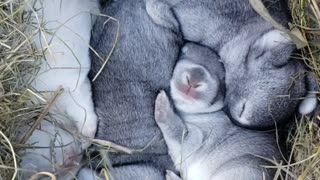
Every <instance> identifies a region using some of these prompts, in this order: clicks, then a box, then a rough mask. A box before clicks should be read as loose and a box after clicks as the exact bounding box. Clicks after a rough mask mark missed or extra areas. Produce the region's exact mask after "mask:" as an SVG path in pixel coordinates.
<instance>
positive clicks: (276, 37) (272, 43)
mask: <svg viewBox="0 0 320 180" xmlns="http://www.w3.org/2000/svg"><path fill="white" fill-rule="evenodd" d="M291 42H292V41H291V39H290V37H289V36H288V35H287V34H286V33H284V32H282V31H279V30H271V31H269V32H267V33H265V34H264V35H262V37H260V38H259V39H258V40H257V41H256V42H255V43H254V47H257V48H261V49H263V50H273V49H274V48H277V47H278V46H279V45H283V44H284V45H288V44H290V43H291Z"/></svg>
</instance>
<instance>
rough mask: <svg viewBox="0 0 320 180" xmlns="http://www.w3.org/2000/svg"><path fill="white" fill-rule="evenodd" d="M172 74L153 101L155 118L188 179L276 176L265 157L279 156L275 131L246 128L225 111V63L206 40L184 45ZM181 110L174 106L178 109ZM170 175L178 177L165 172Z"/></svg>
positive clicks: (244, 179)
mask: <svg viewBox="0 0 320 180" xmlns="http://www.w3.org/2000/svg"><path fill="white" fill-rule="evenodd" d="M182 51H183V53H182V55H181V57H180V59H179V60H178V63H177V65H176V67H175V69H174V73H173V77H172V79H171V86H170V87H171V93H170V95H171V97H172V99H173V105H174V106H173V105H172V103H171V102H170V99H169V98H168V96H167V95H166V93H165V92H164V91H162V92H160V93H159V95H158V97H157V99H156V102H155V120H156V122H157V124H158V125H159V127H160V129H161V131H162V133H163V135H164V139H165V141H166V143H167V145H168V150H169V154H170V156H171V158H172V160H173V161H174V163H175V166H176V168H177V170H179V171H180V174H181V178H182V179H185V180H198V179H201V180H227V179H237V180H251V179H252V180H257V179H263V178H264V179H270V180H271V179H273V177H274V172H272V171H270V170H266V169H264V168H263V167H262V166H263V165H270V163H268V162H267V161H266V160H265V159H263V158H266V159H271V160H278V161H280V160H281V156H280V152H279V148H278V146H277V142H276V138H275V133H274V132H262V131H261V132H260V131H251V130H247V129H243V128H241V127H239V126H237V125H235V124H233V123H232V122H231V121H230V119H229V118H228V116H227V115H226V114H225V113H224V112H223V111H222V108H223V106H221V105H220V104H221V101H223V97H224V96H223V89H224V83H223V82H224V78H225V76H224V73H225V72H224V69H223V66H222V64H221V63H220V62H219V60H220V59H219V57H218V56H217V55H216V54H215V53H214V52H212V51H211V50H210V49H208V48H207V47H204V46H200V45H196V44H192V43H188V44H186V45H185V46H184V47H183V50H182ZM174 108H176V109H177V112H175V109H174ZM166 177H167V180H175V179H180V178H179V177H178V176H177V175H175V174H174V173H173V172H171V171H168V172H167V175H166Z"/></svg>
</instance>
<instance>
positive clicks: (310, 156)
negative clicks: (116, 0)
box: [0, 0, 320, 180]
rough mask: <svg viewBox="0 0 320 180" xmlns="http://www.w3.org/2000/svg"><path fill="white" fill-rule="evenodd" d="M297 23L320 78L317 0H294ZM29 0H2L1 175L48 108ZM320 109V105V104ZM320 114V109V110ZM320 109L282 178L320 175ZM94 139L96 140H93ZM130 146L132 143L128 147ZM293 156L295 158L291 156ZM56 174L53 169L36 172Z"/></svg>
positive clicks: (7, 175) (301, 125)
mask: <svg viewBox="0 0 320 180" xmlns="http://www.w3.org/2000/svg"><path fill="white" fill-rule="evenodd" d="M289 4H290V9H291V10H292V27H296V28H298V29H299V30H300V31H301V33H302V36H303V38H305V39H307V40H308V44H307V46H306V47H305V48H303V49H301V53H300V54H297V55H296V56H297V57H298V58H299V59H301V60H303V61H305V63H306V64H307V65H308V66H309V67H310V69H311V70H312V71H313V72H314V73H315V74H316V76H317V78H318V81H319V82H320V63H319V58H320V28H319V26H320V11H319V7H318V5H317V1H316V0H289ZM25 5H26V0H25V1H24V0H0V179H12V178H14V177H15V175H16V172H17V170H18V169H17V167H16V165H17V164H18V163H19V157H18V156H17V155H16V154H15V152H18V151H19V150H21V149H23V148H25V147H26V146H25V145H23V144H20V142H19V139H18V138H17V137H19V132H18V131H17V130H18V129H20V128H22V127H24V126H26V125H32V124H33V123H34V122H35V121H36V120H37V119H39V117H41V114H43V112H45V109H46V107H47V106H46V104H38V103H33V100H34V96H35V95H36V94H37V92H33V91H31V90H30V89H29V84H30V82H31V81H32V79H33V78H34V77H35V76H36V74H37V72H38V70H39V66H40V64H41V61H42V55H43V54H44V53H43V52H38V51H37V50H35V48H34V47H33V45H32V43H31V39H32V38H33V37H30V36H32V35H30V36H26V35H25V34H24V33H23V32H26V31H27V30H28V28H30V27H33V26H35V25H34V24H32V23H31V22H32V18H33V16H32V14H31V13H28V12H24V11H23V10H24V9H25V7H24V6H25ZM319 110H320V109H319ZM319 114H320V113H319ZM319 124H320V115H315V116H313V117H302V118H299V119H295V127H293V128H292V130H291V131H290V135H289V137H288V140H287V142H288V146H290V149H292V151H291V153H290V154H289V155H290V156H289V162H290V163H289V164H288V165H282V164H278V165H277V167H276V168H277V169H278V172H281V171H282V172H285V175H283V174H282V175H281V174H280V173H279V174H278V175H279V177H280V176H282V177H281V179H290V178H293V179H298V180H304V179H306V180H309V179H310V180H311V179H312V180H314V179H320V128H319ZM92 142H93V143H100V144H104V143H101V142H95V141H94V140H92ZM124 150H127V149H124ZM291 160H292V161H291ZM39 175H47V176H52V175H51V174H50V173H46V172H41V173H40V174H35V175H34V178H36V177H38V176H39Z"/></svg>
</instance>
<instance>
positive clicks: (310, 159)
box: [281, 0, 320, 180]
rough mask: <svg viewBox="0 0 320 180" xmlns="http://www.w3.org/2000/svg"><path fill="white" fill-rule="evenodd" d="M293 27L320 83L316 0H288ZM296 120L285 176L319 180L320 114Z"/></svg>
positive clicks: (319, 13) (319, 23)
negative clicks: (304, 44) (304, 45)
mask: <svg viewBox="0 0 320 180" xmlns="http://www.w3.org/2000/svg"><path fill="white" fill-rule="evenodd" d="M289 6H290V9H291V14H292V26H293V27H298V28H299V29H300V31H301V32H302V35H303V37H304V38H305V39H307V41H308V44H307V46H306V47H305V48H303V49H301V54H297V57H298V58H299V59H301V60H303V61H304V62H305V63H306V65H307V66H308V67H309V68H310V69H311V70H312V71H313V72H314V74H315V75H316V78H317V79H318V82H320V62H319V60H320V10H319V2H317V1H316V0H289ZM319 110H320V109H319V108H318V109H317V111H316V113H315V115H314V116H310V117H309V116H304V117H301V118H299V119H295V125H294V127H293V128H292V129H291V131H290V133H289V136H288V140H287V144H288V146H289V148H290V149H291V152H290V155H289V160H288V161H289V162H290V163H289V164H288V165H286V166H282V167H281V169H282V170H283V171H285V172H286V173H287V175H286V176H284V177H283V178H282V179H291V178H292V179H298V180H319V179H320V126H319V125H320V117H319V115H318V113H319V112H320V111H319Z"/></svg>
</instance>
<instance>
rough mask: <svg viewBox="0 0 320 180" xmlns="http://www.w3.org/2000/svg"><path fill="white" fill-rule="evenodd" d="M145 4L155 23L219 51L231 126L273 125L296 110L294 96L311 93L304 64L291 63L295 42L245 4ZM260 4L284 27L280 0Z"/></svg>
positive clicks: (237, 0)
mask: <svg viewBox="0 0 320 180" xmlns="http://www.w3.org/2000/svg"><path fill="white" fill-rule="evenodd" d="M147 1H148V8H147V9H149V10H148V13H149V15H150V17H152V19H153V20H154V22H156V23H158V24H160V25H162V26H164V27H166V28H173V30H175V29H176V28H180V29H181V31H182V34H183V36H184V39H185V40H188V41H192V42H196V43H199V44H202V45H205V46H208V47H210V48H211V49H214V50H215V51H217V52H218V54H219V55H220V57H221V59H222V61H223V63H224V66H225V70H226V107H227V108H226V109H227V112H228V114H229V115H230V118H232V120H233V121H234V122H235V123H237V124H239V125H241V126H244V127H248V128H254V129H263V128H267V127H272V126H273V125H274V123H275V122H284V121H285V120H286V119H288V118H289V117H290V116H291V115H292V114H293V113H294V112H295V110H296V107H297V105H298V103H299V102H300V101H299V100H298V98H301V97H304V96H306V95H307V90H309V91H310V90H311V91H312V90H313V91H314V90H315V89H312V87H314V86H308V87H307V86H306V79H307V78H305V77H306V73H305V68H304V66H303V65H302V64H301V63H300V62H298V61H297V60H293V59H291V54H292V52H293V51H294V50H295V47H294V45H293V43H292V42H290V40H289V39H286V38H287V37H286V35H282V34H281V33H280V32H279V31H277V30H275V29H274V28H273V27H272V25H271V24H269V23H268V22H266V21H265V20H263V19H262V18H261V17H260V16H259V15H258V14H257V13H256V12H255V11H254V10H253V8H252V7H251V5H250V4H249V1H248V0H175V1H171V0H161V2H163V3H162V4H161V3H159V0H147ZM263 2H264V4H265V5H266V7H267V8H268V10H269V12H270V14H272V16H273V18H274V19H275V20H276V21H278V22H279V23H280V24H282V25H284V26H287V23H288V15H287V6H286V5H285V3H284V1H281V0H276V1H274V0H264V1H263ZM159 4H161V5H159ZM159 12H164V13H166V14H161V13H159ZM167 12H169V13H167ZM159 14H160V15H159ZM164 19H167V22H170V23H164V22H165V20H164ZM172 24H178V26H170V25H172ZM268 33H269V34H268ZM269 35H270V36H269ZM266 37H267V38H266ZM278 41H281V42H278ZM307 80H308V79H307Z"/></svg>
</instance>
